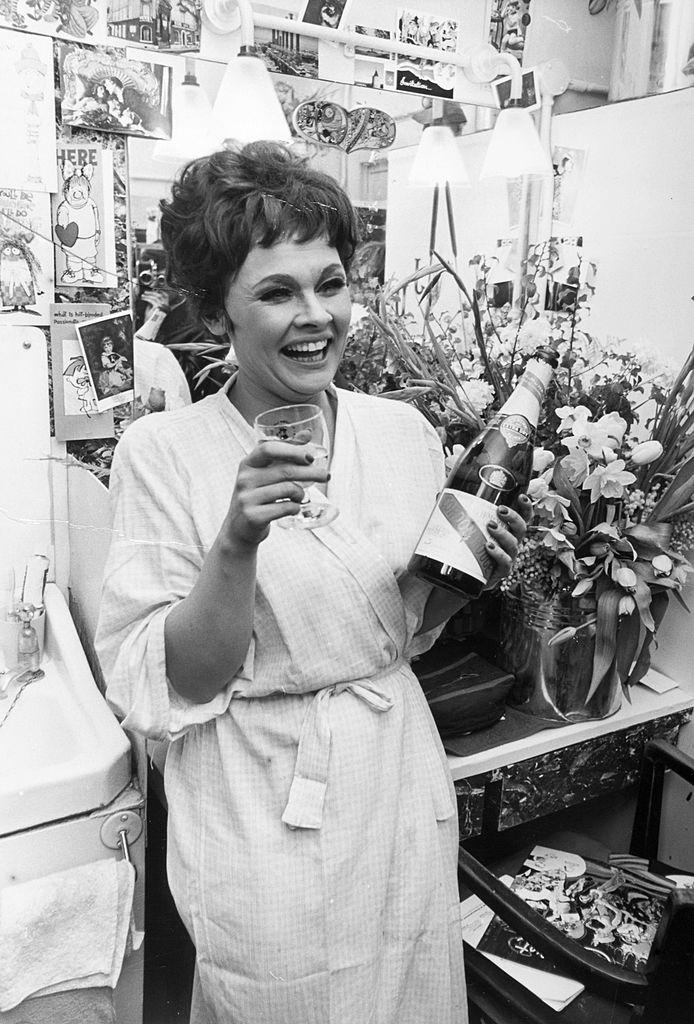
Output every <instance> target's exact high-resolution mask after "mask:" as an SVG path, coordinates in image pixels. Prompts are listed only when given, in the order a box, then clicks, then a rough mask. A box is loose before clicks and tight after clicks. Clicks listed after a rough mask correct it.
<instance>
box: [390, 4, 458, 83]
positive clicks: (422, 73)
mask: <svg viewBox="0 0 694 1024" xmlns="http://www.w3.org/2000/svg"><path fill="white" fill-rule="evenodd" d="M397 38H398V40H399V41H400V42H401V43H408V44H410V45H411V46H425V47H431V48H432V49H436V50H449V51H450V52H451V53H455V51H456V49H457V46H458V22H457V21H454V20H452V19H451V18H441V17H437V16H434V15H432V14H428V13H426V12H423V11H418V10H413V9H411V8H403V9H401V10H399V11H398V21H397ZM456 74H457V68H456V66H455V64H444V63H441V62H440V61H433V60H432V61H428V60H423V59H422V58H420V57H405V56H401V57H399V58H398V70H397V89H398V90H399V91H400V92H411V93H420V94H423V95H426V96H440V97H443V98H444V99H452V98H453V88H454V86H455V80H456Z"/></svg>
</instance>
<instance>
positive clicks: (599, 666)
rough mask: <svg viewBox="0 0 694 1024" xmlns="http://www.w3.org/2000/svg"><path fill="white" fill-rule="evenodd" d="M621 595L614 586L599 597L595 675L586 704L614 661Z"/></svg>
mask: <svg viewBox="0 0 694 1024" xmlns="http://www.w3.org/2000/svg"><path fill="white" fill-rule="evenodd" d="M621 596H622V593H621V591H620V590H618V589H617V588H614V589H610V590H604V591H603V592H602V594H601V595H600V597H599V598H598V631H597V633H596V635H595V654H594V656H593V676H592V679H591V681H590V687H589V689H588V693H587V694H586V704H587V703H588V701H589V700H590V699H591V698H592V697H593V695H594V694H595V693H596V691H597V689H598V687H599V686H600V684H601V682H602V681H603V679H604V678H605V676H606V675H607V673H608V671H609V670H610V668H611V667H612V662H613V661H614V656H615V650H616V647H617V622H618V618H619V601H620V598H621Z"/></svg>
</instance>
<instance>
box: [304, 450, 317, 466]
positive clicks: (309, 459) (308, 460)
mask: <svg viewBox="0 0 694 1024" xmlns="http://www.w3.org/2000/svg"><path fill="white" fill-rule="evenodd" d="M304 458H305V459H306V462H307V463H308V464H309V466H310V465H311V463H312V462H315V461H316V460H315V459H314V457H313V455H311V454H309V453H307V454H306V455H304Z"/></svg>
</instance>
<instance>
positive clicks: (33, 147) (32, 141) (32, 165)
mask: <svg viewBox="0 0 694 1024" xmlns="http://www.w3.org/2000/svg"><path fill="white" fill-rule="evenodd" d="M14 67H15V71H16V72H17V76H18V78H19V85H20V93H19V95H20V96H21V98H22V99H23V100H26V101H27V106H26V111H25V122H24V123H25V126H26V159H27V165H28V166H27V175H28V177H27V181H28V183H29V184H31V185H40V184H41V181H42V175H41V161H40V153H39V135H40V131H41V113H40V110H39V107H38V104H40V103H41V101H42V100H43V99H44V97H45V89H46V73H47V71H48V65H47V64H45V63H44V62H43V61H42V60H41V58H40V57H39V55H38V53H37V52H36V50H35V49H34V47H33V46H32V44H31V42H29V43H28V44H27V46H25V47H24V49H23V50H22V53H21V57H20V59H19V60H18V61H15V65H14Z"/></svg>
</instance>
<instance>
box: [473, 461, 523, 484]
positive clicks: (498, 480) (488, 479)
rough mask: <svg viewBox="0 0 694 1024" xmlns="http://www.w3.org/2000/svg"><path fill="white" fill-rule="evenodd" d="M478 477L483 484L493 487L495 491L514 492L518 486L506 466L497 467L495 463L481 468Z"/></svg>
mask: <svg viewBox="0 0 694 1024" xmlns="http://www.w3.org/2000/svg"><path fill="white" fill-rule="evenodd" d="M478 475H479V478H480V480H481V481H482V483H483V484H486V485H487V487H493V488H494V490H495V491H512V490H513V488H514V487H515V486H516V479H515V477H514V475H513V473H509V471H508V470H507V469H506V468H505V467H504V466H497V465H495V464H494V463H493V462H490V463H489V464H488V465H486V466H480V468H479V470H478Z"/></svg>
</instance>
